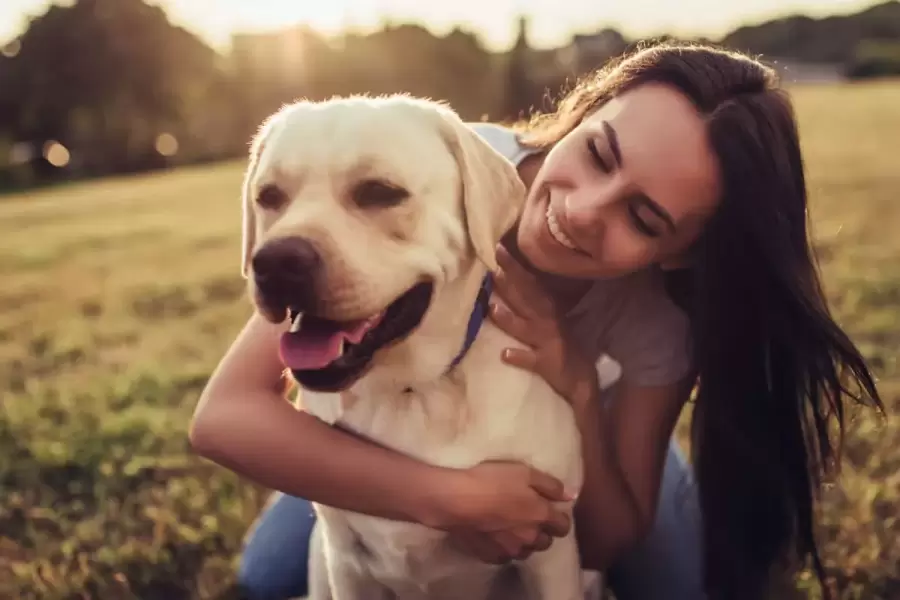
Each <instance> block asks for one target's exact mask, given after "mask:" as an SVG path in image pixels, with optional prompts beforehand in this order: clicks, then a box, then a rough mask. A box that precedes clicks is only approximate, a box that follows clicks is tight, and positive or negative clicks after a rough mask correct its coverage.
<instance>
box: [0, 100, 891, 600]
mask: <svg viewBox="0 0 900 600" xmlns="http://www.w3.org/2000/svg"><path fill="white" fill-rule="evenodd" d="M795 95H796V101H797V106H798V112H799V117H800V120H801V134H802V139H803V144H804V147H805V148H804V149H805V152H806V158H807V164H808V170H809V185H810V190H811V193H812V198H813V203H814V208H813V217H814V220H815V223H816V228H815V235H816V239H817V243H818V245H819V246H820V248H821V249H822V255H823V257H824V259H823V270H824V273H825V279H826V282H827V289H828V293H829V296H830V298H831V300H832V304H833V307H834V310H835V312H836V314H837V315H838V316H839V318H840V321H841V323H842V324H843V325H845V326H846V328H847V329H848V330H849V331H850V332H851V334H852V335H853V337H854V339H855V340H856V341H858V343H859V344H861V346H862V348H863V349H864V351H865V352H866V355H867V356H868V358H869V359H870V360H871V361H872V364H873V365H874V366H875V368H876V371H877V373H878V375H879V376H880V383H881V389H882V391H883V394H884V396H885V399H886V401H887V402H888V403H889V408H891V409H892V410H895V409H896V408H897V406H898V404H900V370H898V364H897V355H898V350H897V348H898V347H900V236H898V235H897V230H898V228H900V200H898V198H897V194H898V190H900V174H897V171H896V166H897V162H896V161H897V156H898V155H900V138H898V137H897V135H896V132H897V131H900V84H897V83H889V84H868V85H859V86H853V87H849V86H847V87H844V86H828V87H804V88H797V89H796V90H795ZM241 167H242V165H240V164H225V165H218V166H213V167H202V168H192V169H182V170H179V171H176V172H172V173H166V174H162V175H160V174H157V175H151V176H141V177H131V178H124V179H116V180H105V181H100V182H92V183H88V184H75V185H70V186H63V187H54V188H51V189H45V190H42V191H40V192H34V193H31V194H21V195H17V196H11V197H7V198H4V199H3V200H2V201H0V273H2V274H3V275H2V277H3V281H2V285H0V382H2V386H3V389H2V395H3V409H4V410H3V411H2V412H0V597H2V598H20V599H27V598H47V599H52V598H102V599H104V600H115V599H118V598H145V599H149V598H152V599H156V598H159V599H162V598H165V599H168V600H177V599H180V598H184V599H187V598H213V597H219V596H220V595H221V594H223V593H225V592H226V591H227V590H228V588H229V586H230V585H231V584H232V582H233V573H234V565H235V559H236V555H237V551H238V550H239V547H240V542H241V538H242V536H243V534H244V532H245V530H246V528H247V527H248V525H249V524H250V523H251V521H252V519H253V518H254V517H255V515H256V514H257V512H258V510H259V508H260V506H261V503H262V502H263V501H264V499H265V493H264V491H263V490H259V489H257V488H256V487H255V486H252V485H250V484H248V483H246V482H242V481H240V480H239V479H238V478H237V477H236V476H234V475H232V474H230V473H228V472H226V471H225V470H224V469H221V468H218V467H216V466H214V465H211V464H208V463H205V462H204V461H201V460H199V459H197V458H196V457H193V456H192V455H191V453H190V451H189V449H188V445H187V436H186V427H187V424H188V421H189V418H190V415H191V412H192V411H193V408H194V404H195V402H196V399H197V396H198V394H199V392H200V390H201V389H202V387H203V385H204V382H205V378H206V377H207V375H208V373H209V372H210V370H211V369H212V368H213V367H214V365H215V364H216V362H217V360H218V359H219V357H220V356H221V355H222V354H223V352H224V351H225V349H226V347H227V345H228V344H229V342H230V341H231V339H232V338H233V336H234V335H235V334H236V333H237V331H238V328H239V327H240V326H241V324H242V322H243V321H244V319H245V318H246V317H247V316H248V315H249V312H250V307H249V304H248V302H247V300H246V298H245V295H244V289H243V281H242V280H241V278H240V276H239V273H238V272H239V265H238V261H239V230H240V206H239V186H240V178H241ZM682 431H683V429H682ZM846 449H847V458H848V460H847V462H846V466H845V471H844V473H843V476H842V478H841V480H840V482H839V484H838V485H836V486H835V487H834V488H833V489H831V490H830V491H829V493H828V496H827V502H826V504H825V512H824V515H823V525H822V535H823V536H824V539H825V542H826V544H825V546H826V555H827V561H828V565H829V567H830V569H831V570H832V572H833V573H834V574H835V575H836V576H838V577H839V578H840V580H842V581H844V582H850V583H851V584H852V585H851V587H850V588H848V590H847V591H846V594H845V597H846V598H873V599H874V598H888V597H889V596H893V597H896V596H897V595H900V520H898V519H900V504H898V503H900V425H898V421H897V420H895V419H893V418H891V419H890V420H889V421H888V422H887V423H884V422H883V421H880V420H876V419H874V418H873V416H872V415H871V414H862V415H860V416H859V417H858V418H857V419H855V420H854V421H853V423H852V425H851V427H850V431H849V438H848V439H847V441H846ZM801 587H803V585H802V584H801Z"/></svg>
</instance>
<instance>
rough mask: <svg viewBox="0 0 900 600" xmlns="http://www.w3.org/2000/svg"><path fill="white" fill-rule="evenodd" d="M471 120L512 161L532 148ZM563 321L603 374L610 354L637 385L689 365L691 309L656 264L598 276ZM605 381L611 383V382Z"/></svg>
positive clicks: (669, 378)
mask: <svg viewBox="0 0 900 600" xmlns="http://www.w3.org/2000/svg"><path fill="white" fill-rule="evenodd" d="M469 126H470V127H471V128H472V129H473V130H474V131H475V132H476V133H478V135H479V136H480V137H481V138H482V139H484V140H485V141H486V142H487V143H488V144H490V145H491V147H492V148H494V149H495V150H497V152H499V153H500V154H502V155H503V156H505V157H506V158H507V159H509V160H510V161H511V162H512V163H513V164H516V165H518V164H519V162H521V161H522V160H523V159H524V158H525V157H527V156H528V155H529V154H531V153H532V152H533V151H532V150H530V149H529V148H525V147H523V146H521V145H520V144H519V142H518V140H517V138H516V134H515V132H514V131H512V130H511V129H507V128H505V127H502V126H500V125H495V124H492V123H470V124H469ZM565 325H566V327H567V328H568V329H569V331H570V332H571V335H572V336H573V338H574V339H575V341H576V342H577V343H578V344H579V345H580V346H581V347H582V348H583V349H584V350H585V351H587V352H591V353H593V355H594V356H595V357H596V358H597V359H598V361H600V363H601V364H600V366H598V370H599V371H600V372H601V378H603V377H604V374H603V373H604V369H603V368H602V366H603V365H604V364H609V363H610V359H612V361H611V363H612V365H613V368H614V369H618V370H619V371H620V372H621V379H622V380H624V381H628V382H630V383H634V384H638V385H647V386H656V385H665V384H669V383H674V382H676V381H678V380H679V379H681V378H682V377H683V376H684V375H686V374H687V372H688V370H689V369H690V347H689V346H690V343H689V339H690V335H689V330H688V320H687V315H686V314H685V313H684V312H683V311H682V310H681V309H680V308H678V307H677V306H676V305H675V304H674V302H673V301H672V300H671V299H670V298H669V296H668V294H667V293H666V291H665V289H664V285H663V277H662V273H661V272H660V270H659V269H658V268H656V267H652V268H648V269H646V270H643V271H639V272H636V273H632V274H630V275H626V276H624V277H619V278H616V279H605V280H598V281H595V282H594V283H593V284H592V285H591V288H590V289H589V290H588V292H587V293H586V294H585V296H584V297H583V298H582V299H581V300H580V301H579V302H578V303H577V304H576V305H575V306H574V307H573V308H572V309H571V310H570V311H569V312H568V313H567V314H566V323H565ZM606 372H609V371H608V370H606ZM602 383H603V385H604V387H607V386H608V385H610V384H611V383H613V382H612V381H603V382H602Z"/></svg>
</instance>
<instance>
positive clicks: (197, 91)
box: [0, 0, 226, 176]
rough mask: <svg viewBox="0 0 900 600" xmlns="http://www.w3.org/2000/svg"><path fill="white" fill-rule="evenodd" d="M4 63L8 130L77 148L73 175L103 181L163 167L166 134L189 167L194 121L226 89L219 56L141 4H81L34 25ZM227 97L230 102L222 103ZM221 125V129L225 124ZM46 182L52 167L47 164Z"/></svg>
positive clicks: (2, 97) (105, 0)
mask: <svg viewBox="0 0 900 600" xmlns="http://www.w3.org/2000/svg"><path fill="white" fill-rule="evenodd" d="M17 43H18V45H19V50H18V52H17V53H16V54H15V55H14V56H10V57H7V58H5V59H4V60H3V62H2V63H0V81H2V83H3V85H2V86H0V106H2V108H3V110H2V114H3V116H2V121H0V128H2V130H4V131H7V132H9V134H10V135H11V137H12V138H13V139H15V140H18V141H24V142H29V143H31V144H32V145H33V146H34V147H41V146H43V145H44V144H45V143H46V142H47V141H48V140H57V141H59V142H60V143H61V144H62V145H63V146H65V147H66V148H68V149H69V152H70V155H71V158H72V160H71V163H70V165H69V168H70V170H72V171H73V172H75V173H77V174H83V175H94V174H102V173H113V172H125V171H132V170H139V169H145V168H150V167H154V166H160V165H162V164H164V163H165V162H166V158H165V157H164V156H163V155H161V154H160V152H159V151H158V147H157V146H158V144H157V142H158V139H159V136H160V135H163V134H168V135H170V136H173V137H174V138H175V139H177V140H178V142H179V143H178V148H179V149H180V151H182V152H184V154H185V157H184V159H185V160H186V159H187V157H188V156H189V155H190V154H191V146H192V142H194V143H195V144H196V143H197V142H198V141H199V142H200V143H201V145H202V144H205V143H206V142H205V141H204V140H202V139H199V138H203V137H204V136H205V135H206V134H209V133H212V132H213V131H214V129H212V128H211V129H209V130H208V131H205V132H204V131H200V132H198V131H196V128H195V127H192V124H191V120H192V119H193V118H194V117H195V116H197V115H201V114H204V112H205V111H208V110H209V108H210V103H212V104H215V103H216V102H220V101H221V100H217V98H216V94H217V92H221V91H222V88H223V86H226V81H225V79H224V74H223V73H222V72H221V70H220V69H219V67H218V65H217V60H218V57H217V55H216V54H215V52H213V50H212V49H210V48H209V47H207V46H206V45H205V44H203V43H202V42H201V41H200V40H199V39H197V38H196V37H194V36H193V35H191V34H189V33H188V32H187V31H185V30H184V29H181V28H178V27H174V26H173V25H171V24H170V23H169V21H168V19H167V17H166V15H165V13H164V12H163V11H162V9H160V8H159V7H155V6H149V5H147V4H145V3H144V2H143V1H141V0H77V1H76V2H75V3H74V4H73V5H71V6H65V7H64V6H57V5H53V6H51V7H50V8H49V9H48V10H47V12H46V13H44V14H43V15H42V16H39V17H37V18H35V19H33V20H32V21H31V23H30V24H29V26H28V28H27V30H26V31H25V32H24V33H23V34H22V36H21V37H20V38H19V39H18V41H17ZM219 98H221V95H219ZM219 126H221V124H220V125H219ZM37 168H38V170H39V171H43V173H42V175H44V176H47V175H49V173H47V171H49V170H50V169H51V167H50V166H49V165H47V164H46V163H40V164H39V165H38V167H37Z"/></svg>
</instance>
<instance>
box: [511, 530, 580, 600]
mask: <svg viewBox="0 0 900 600" xmlns="http://www.w3.org/2000/svg"><path fill="white" fill-rule="evenodd" d="M521 574H522V582H523V584H524V585H525V589H526V590H527V592H528V597H529V598H530V599H531V600H583V598H584V587H583V584H582V580H581V562H580V560H579V557H578V544H577V543H576V541H575V532H574V531H570V532H569V534H568V535H567V536H566V537H563V538H560V539H557V540H554V541H553V544H551V545H550V547H549V548H547V549H546V550H544V551H542V552H535V553H534V554H532V555H531V556H529V557H528V558H527V559H526V560H525V561H524V562H523V563H522V564H521Z"/></svg>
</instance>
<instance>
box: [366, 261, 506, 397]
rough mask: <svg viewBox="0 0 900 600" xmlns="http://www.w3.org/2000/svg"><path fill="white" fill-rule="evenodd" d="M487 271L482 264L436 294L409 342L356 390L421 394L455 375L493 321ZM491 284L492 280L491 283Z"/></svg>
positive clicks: (383, 358)
mask: <svg viewBox="0 0 900 600" xmlns="http://www.w3.org/2000/svg"><path fill="white" fill-rule="evenodd" d="M487 274H488V271H487V269H486V268H485V267H484V265H482V264H481V262H479V261H477V260H473V261H471V262H470V263H469V264H467V265H465V267H464V268H463V269H462V271H461V273H460V275H459V276H457V277H454V278H453V280H452V281H448V282H447V283H444V284H443V285H441V286H440V287H437V288H436V289H435V293H434V297H433V299H432V302H431V306H430V307H429V309H428V311H427V312H426V313H425V316H424V317H423V319H422V322H421V323H420V324H419V326H418V327H417V328H416V331H415V332H413V333H412V334H411V335H410V336H409V337H408V338H406V339H405V340H403V341H402V342H400V343H399V344H397V345H396V346H394V347H392V348H389V349H386V350H385V352H384V355H383V356H381V357H379V361H378V363H379V364H378V365H377V366H376V367H374V368H373V369H372V371H371V372H369V373H368V374H367V375H366V376H365V377H363V379H362V380H360V382H358V384H357V385H354V386H353V387H354V390H356V389H358V388H360V387H364V388H366V389H367V392H366V393H370V392H376V391H377V392H378V393H396V392H401V391H403V390H406V389H413V390H419V389H421V388H422V387H424V386H426V385H428V384H430V383H433V382H435V381H437V380H439V379H440V378H442V377H444V376H445V375H447V374H449V373H450V372H452V371H453V369H454V368H455V367H456V366H457V365H458V364H459V363H460V362H461V361H462V360H463V359H464V358H465V356H466V353H467V352H468V350H469V348H470V347H471V345H472V343H474V341H475V338H476V337H477V334H478V331H479V330H480V328H481V325H482V324H483V322H484V320H485V319H487V300H488V299H489V294H490V284H489V283H488V285H487V286H485V280H486V275H487ZM489 281H490V280H488V282H489Z"/></svg>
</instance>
